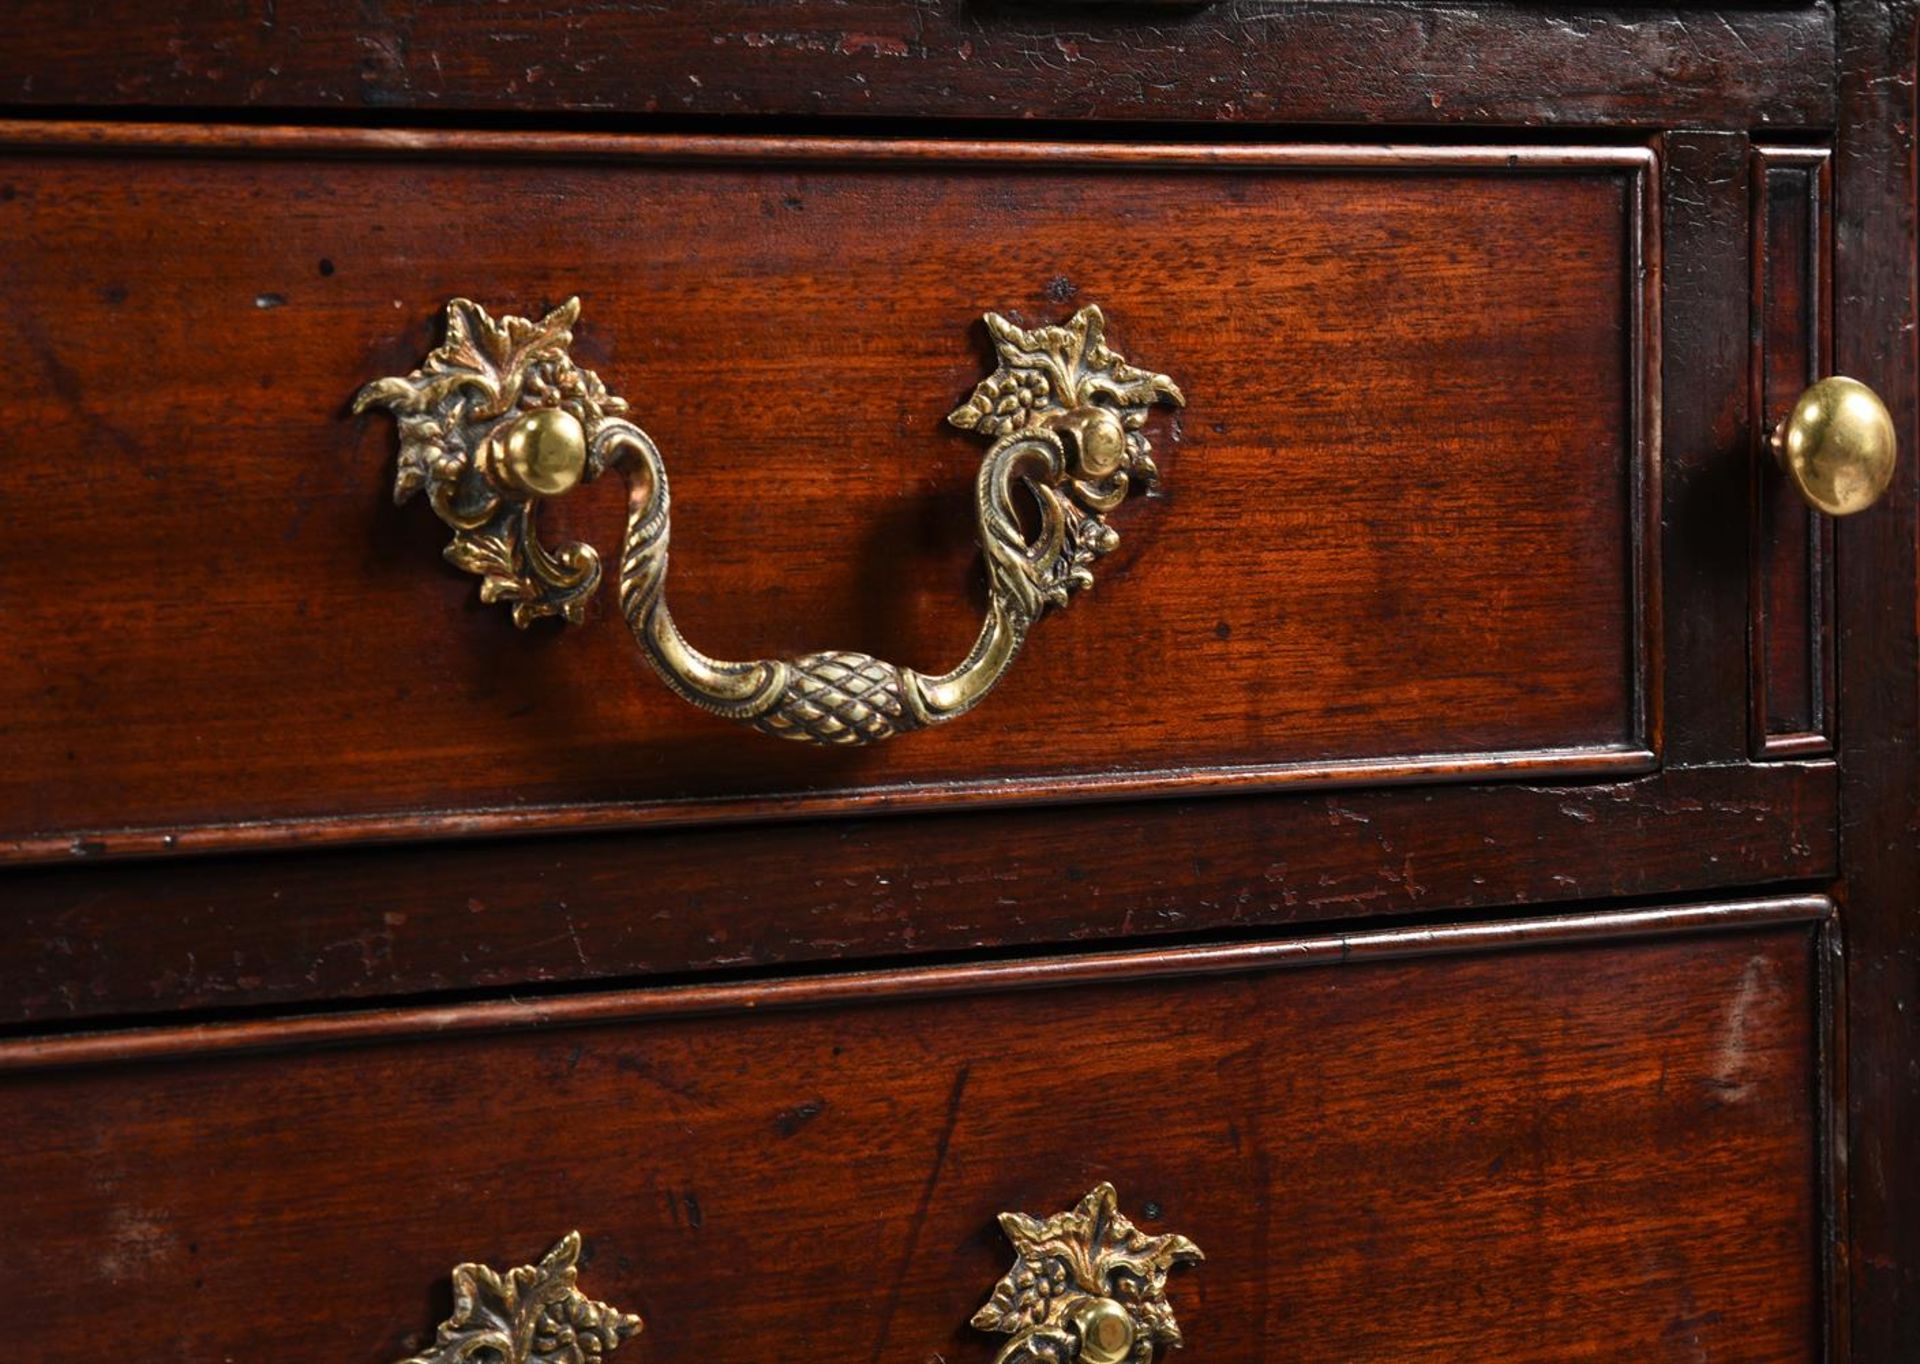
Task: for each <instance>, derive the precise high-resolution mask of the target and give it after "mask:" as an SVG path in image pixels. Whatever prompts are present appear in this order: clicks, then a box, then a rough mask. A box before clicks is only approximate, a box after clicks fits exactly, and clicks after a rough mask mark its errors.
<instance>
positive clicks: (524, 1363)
mask: <svg viewBox="0 0 1920 1364" xmlns="http://www.w3.org/2000/svg"><path fill="white" fill-rule="evenodd" d="M579 1277H580V1233H579V1232H577V1231H570V1232H568V1233H567V1234H566V1235H565V1236H563V1237H561V1238H560V1242H559V1244H558V1245H556V1246H554V1248H553V1249H552V1250H550V1251H548V1252H547V1253H546V1254H545V1255H544V1256H542V1257H541V1260H540V1263H539V1264H535V1265H521V1266H520V1267H519V1268H517V1269H510V1270H508V1271H507V1272H506V1273H505V1274H501V1273H498V1272H497V1271H495V1270H492V1269H489V1268H488V1267H487V1266H485V1265H483V1264H462V1265H456V1266H455V1267H454V1270H453V1315H452V1316H450V1317H448V1318H447V1319H446V1320H445V1321H444V1322H442V1323H441V1324H440V1329H439V1331H438V1332H436V1333H435V1336H434V1342H433V1344H432V1346H430V1347H429V1348H428V1349H425V1350H422V1351H421V1352H420V1353H419V1354H417V1355H410V1356H409V1357H407V1358H406V1359H403V1360H399V1361H397V1364H467V1361H474V1360H483V1359H484V1360H488V1361H495V1362H496V1364H585V1361H588V1360H595V1359H600V1358H602V1357H604V1356H605V1355H608V1354H611V1353H612V1352H613V1351H614V1350H616V1349H618V1348H619V1347H620V1345H621V1344H622V1343H623V1342H625V1341H627V1340H630V1339H632V1338H633V1337H634V1336H637V1335H639V1334H640V1331H641V1328H642V1326H643V1324H644V1323H642V1322H641V1320H640V1318H639V1317H637V1316H635V1315H633V1314H632V1313H631V1312H622V1311H620V1310H619V1309H618V1308H615V1307H609V1306H608V1305H607V1304H606V1303H604V1302H595V1301H594V1300H593V1299H592V1298H589V1297H588V1296H587V1295H586V1294H584V1293H582V1292H581V1291H580V1289H579V1287H578V1280H579Z"/></svg>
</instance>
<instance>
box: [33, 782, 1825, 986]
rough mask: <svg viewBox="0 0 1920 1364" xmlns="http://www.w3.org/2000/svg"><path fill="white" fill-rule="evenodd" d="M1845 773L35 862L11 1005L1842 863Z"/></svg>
mask: <svg viewBox="0 0 1920 1364" xmlns="http://www.w3.org/2000/svg"><path fill="white" fill-rule="evenodd" d="M1834 785H1835V783H1834V771H1833V768H1832V766H1831V765H1830V764H1821V763H1808V764H1800V763H1778V764H1770V765H1769V766H1768V767H1767V769H1766V770H1764V771H1762V772H1757V773H1754V772H1745V771H1738V770H1729V769H1725V768H1703V769H1698V770H1695V771H1690V772H1670V773H1664V774H1661V775H1659V776H1655V777H1646V778H1641V779H1638V780H1635V781H1631V782H1624V783H1607V784H1598V785H1588V784H1580V785H1565V784H1560V785H1545V786H1542V785H1494V786H1477V787H1436V788H1427V789H1419V790H1410V791H1398V790H1381V791H1341V792H1334V793H1331V794H1327V795H1320V796H1312V797H1302V798H1298V799H1288V800H1273V799H1265V798H1232V799H1220V800H1205V801H1142V802H1129V803H1125V804H1111V805H1095V806H1082V807H1077V808H1065V809H1051V810H1024V809H1023V810H1012V811H982V812H970V813H957V814H946V815H923V816H919V817H916V818H913V819H893V818H887V819H868V820H857V821H841V820H835V821H831V822H828V823H824V824H814V823H788V824H781V825H776V826H771V827H769V826H758V827H756V826H739V827H728V828H724V829H704V830H649V831H641V832H637V833H632V834H626V835H597V836H580V835H575V836H570V837H564V838H560V837H545V838H538V839H517V840H512V841H489V842H482V843H466V844H454V845H419V846H403V847H392V848H378V849H365V850H353V849H343V850H336V851H329V852H325V853H314V854H307V855H301V856H297V857H295V856H289V855H287V854H284V853H282V854H275V855H269V856H252V857H215V858H204V859H198V858H196V859H191V860H189V861H186V862H184V863H181V864H178V865H172V866H167V867H164V868H162V867H156V866H154V865H152V864H150V863H146V862H126V863H118V864H109V865H104V866H96V865H91V864H87V863H82V864H80V865H69V866H60V867H49V868H42V869H37V870H33V871H26V870H16V871H14V872H12V873H10V874H9V876H8V879H7V882H6V886H7V914H6V922H7V924H8V928H9V931H8V932H7V933H5V934H0V1024H7V1023H13V1024H20V1023H43V1024H53V1023H64V1022H72V1021H75V1020H81V1019H106V1018H112V1017H115V1016H121V1017H126V1016H152V1015H165V1014H168V1013H172V1012H175V1011H178V1010H183V1009H186V1010H206V1009H226V1008H242V1007H244V1008H260V1007H270V1006H286V1005H292V1004H302V1005H310V1004H315V1003H320V1002H324V1001H328V1000H336V1001H337V1000H378V999H392V998H396V997H408V996H425V995H439V994H445V993H447V992H457V991H471V990H480V989H513V988H517V987H522V986H527V985H534V984H538V985H544V986H561V985H579V984H583V983H592V982H606V981H617V980H622V979H630V978H654V979H658V978H663V977H664V978H672V977H674V976H676V975H678V974H681V973H686V972H696V971H700V972H705V971H739V970H748V969H766V968H769V967H781V966H785V967H794V966H801V965H806V964H811V963H819V964H827V963H858V962H865V961H874V960H885V959H889V958H898V957H905V956H909V955H916V954H922V953H929V952H959V951H976V950H980V949H995V950H1007V949H1028V950H1032V949H1035V948H1042V947H1048V946H1063V945H1070V944H1075V943H1078V944H1091V943H1099V942H1120V941H1125V940H1129V939H1140V938H1151V939H1166V938H1168V937H1172V936H1176V935H1184V934H1194V933H1222V932H1233V933H1247V932H1259V931H1263V930H1265V931H1271V930H1273V929H1275V928H1280V927H1284V926H1287V925H1294V924H1311V923H1318V922H1329V921H1355V920H1362V919H1365V918H1368V917H1374V916H1381V915H1407V914H1423V915H1433V914H1436V913H1441V912H1447V911H1452V912H1459V911H1471V910H1486V909H1494V908H1500V909H1511V908H1516V907H1524V906H1539V905H1551V904H1562V903H1566V902H1569V901H1582V900H1585V901H1594V900H1603V899H1608V898H1614V897H1632V896H1649V895H1658V894H1672V893H1675V892H1682V893H1694V894H1703V893H1714V892H1723V891H1731V890H1734V889H1736V888H1738V887H1742V886H1750V885H1757V884H1763V883H1766V882H1770V881H1799V882H1806V883H1811V882H1819V881H1824V880H1827V879H1829V878H1831V877H1832V876H1833V874H1834V870H1835V868H1836V867H1837V865H1838V858H1839V849H1838V848H1837V846H1836V840H1835V836H1834V827H1835V823H1836V821H1837V817H1838V815H1837V810H1836V808H1835V798H1834ZM1623 848H1631V849H1632V850H1633V852H1632V855H1631V856H1622V855H1621V849H1623ZM1703 850H1706V851H1704V852H1703Z"/></svg>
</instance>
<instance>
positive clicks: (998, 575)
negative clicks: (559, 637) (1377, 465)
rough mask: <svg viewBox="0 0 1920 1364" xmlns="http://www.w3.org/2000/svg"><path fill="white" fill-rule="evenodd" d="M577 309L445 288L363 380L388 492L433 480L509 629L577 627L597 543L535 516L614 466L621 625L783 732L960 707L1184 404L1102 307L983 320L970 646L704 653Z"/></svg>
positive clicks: (919, 724)
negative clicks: (407, 336) (1135, 353)
mask: <svg viewBox="0 0 1920 1364" xmlns="http://www.w3.org/2000/svg"><path fill="white" fill-rule="evenodd" d="M579 315H580V301H579V300H578V299H572V300H569V301H568V302H567V303H565V304H563V305H561V306H560V307H559V308H556V309H554V310H553V311H552V312H550V313H548V314H547V315H546V316H545V317H543V318H541V319H539V320H538V321H533V320H529V319H527V318H524V317H502V318H499V319H497V320H496V319H495V318H493V317H491V316H490V315H488V313H487V312H486V310H485V309H483V308H481V307H480V306H479V305H478V304H475V303H472V302H469V301H468V300H466V299H455V300H453V302H451V303H449V304H448V305H447V321H446V338H445V340H444V341H443V343H442V344H441V345H440V346H439V347H438V348H436V349H435V350H434V351H433V352H432V353H431V354H429V355H428V356H427V359H426V363H425V364H423V365H422V366H421V367H420V368H419V369H417V370H415V371H413V372H412V373H411V374H406V375H400V376H396V377H394V378H389V379H379V380H376V381H375V382H373V383H371V384H368V385H367V386H366V387H365V388H363V389H362V390H361V391H360V394H359V396H358V397H357V398H356V399H355V400H354V410H355V411H356V412H362V411H365V410H366V409H367V408H369V407H384V408H387V409H388V410H390V411H391V412H393V414H394V415H395V417H396V418H397V419H398V421H399V425H400V456H399V462H398V470H397V473H396V476H395V480H394V497H395V500H396V501H400V502H404V501H406V500H407V499H408V498H409V497H411V496H413V495H414V494H415V493H417V492H419V491H421V490H422V489H424V490H425V491H426V493H427V498H428V501H429V502H430V503H431V504H432V506H433V509H434V511H435V513H437V514H438V515H439V517H440V519H441V520H442V521H444V522H446V524H447V525H448V526H449V527H451V528H452V530H453V542H452V543H451V544H450V545H448V546H447V549H446V551H445V554H446V558H447V559H448V560H450V561H451V562H453V563H454V564H456V565H458V566H459V567H461V568H463V569H466V570H467V571H468V572H470V573H474V574H477V575H479V577H480V579H481V584H480V599H481V600H482V601H487V602H505V603H508V604H509V605H510V606H511V607H512V610H513V619H514V623H515V624H516V625H520V626H526V625H529V624H531V623H532V622H533V621H534V620H537V619H539V618H540V617H542V616H559V617H561V618H563V619H565V620H567V621H569V622H573V623H578V622H580V621H581V620H583V619H584V618H585V611H586V602H587V600H588V598H589V597H591V596H592V594H593V592H594V590H595V589H596V588H597V587H598V586H599V583H600V577H601V570H600V556H599V555H598V554H597V553H596V552H595V551H594V550H593V549H592V547H590V546H588V545H581V544H569V545H562V546H560V547H559V548H557V549H548V548H547V547H546V546H545V545H544V544H542V543H541V541H540V539H539V536H538V535H537V533H536V524H535V521H536V511H537V508H538V507H539V506H540V504H541V503H542V502H543V501H545V500H547V499H550V498H553V497H558V496H561V495H563V494H565V493H566V492H568V491H570V490H571V489H573V488H574V487H576V486H578V485H579V484H581V483H584V482H589V481H591V480H592V479H594V478H595V477H597V476H598V475H599V474H601V473H602V472H604V471H605V470H607V469H609V468H613V467H615V466H616V465H617V466H619V467H620V468H621V470H622V471H623V473H624V474H625V475H626V478H627V485H628V518H627V532H626V539H625V543H624V546H623V548H622V552H621V555H620V570H619V583H620V607H621V612H622V614H623V615H625V617H626V619H627V624H628V626H629V627H630V628H631V630H632V632H633V636H634V639H635V640H636V641H638V643H639V645H640V647H641V649H642V650H643V651H644V652H645V653H646V656H647V658H648V659H649V661H651V662H652V664H653V666H654V669H655V670H656V671H657V672H658V673H659V674H660V676H661V677H662V678H663V679H664V680H665V681H666V683H667V685H668V686H669V687H670V688H671V689H672V690H673V691H674V692H676V693H677V694H679V695H680V696H681V697H682V698H684V699H685V700H687V701H690V702H692V703H693V704H694V705H696V706H699V707H700V708H702V709H703V710H708V711H711V712H713V713H714V714H716V715H720V716H724V717H726V718H727V719H731V720H737V721H740V722H741V723H743V724H747V725H750V726H752V727H753V728H754V729H757V730H759V731H761V732H762V733H765V734H771V735H774V736H776V737H779V738H783V739H799V740H804V741H808V742H812V743H821V744H834V745H857V744H869V743H874V742H877V741H879V740H881V739H887V738H891V737H893V736H894V735H896V734H903V733H906V732H908V731H910V730H916V729H924V728H926V727H927V726H929V725H935V724H940V723H943V722H945V721H947V720H951V719H953V718H955V717H956V716H959V715H964V714H965V713H966V712H967V711H969V710H971V709H972V708H973V707H974V706H975V705H976V704H978V703H979V701H980V700H981V698H983V697H984V696H985V695H986V694H987V692H988V691H990V690H991V689H992V688H993V686H994V684H995V683H997V682H998V681H999V680H1000V678H1001V677H1002V676H1003V675H1005V673H1006V671H1007V669H1008V668H1009V667H1010V666H1011V665H1012V663H1013V660H1014V658H1015V657H1016V656H1017V655H1018V654H1019V652H1020V649H1021V647H1022V646H1023V645H1024V644H1025V643H1026V638H1027V632H1028V631H1029V630H1030V629H1031V628H1032V626H1033V624H1034V622H1035V621H1037V620H1039V619H1040V617H1041V616H1043V615H1045V614H1046V613H1047V612H1049V611H1051V610H1055V609H1058V608H1061V607H1064V606H1066V605H1067V604H1068V602H1069V600H1071V598H1072V597H1073V595H1074V594H1075V593H1077V592H1080V591H1083V590H1084V589H1086V588H1088V587H1091V586H1092V585H1093V566H1094V563H1095V562H1096V561H1097V560H1098V559H1099V558H1100V557H1101V556H1103V555H1105V554H1107V553H1109V552H1111V551H1112V550H1113V548H1114V546H1115V545H1117V544H1118V543H1119V538H1120V537H1119V533H1118V532H1117V531H1115V530H1114V528H1113V527H1112V526H1110V525H1109V524H1108V523H1107V515H1108V513H1110V512H1112V511H1113V510H1115V509H1116V508H1118V507H1119V506H1120V505H1121V503H1123V502H1125V501H1126V500H1127V497H1128V495H1129V493H1132V492H1136V491H1139V490H1142V489H1147V488H1151V487H1152V486H1153V485H1154V484H1155V482H1156V481H1157V480H1158V478H1159V470H1158V468H1157V467H1156V465H1155V464H1154V461H1153V456H1152V453H1151V451H1150V449H1149V446H1148V442H1147V437H1146V433H1145V432H1144V430H1143V429H1142V428H1144V427H1145V425H1146V423H1147V416H1148V412H1149V410H1150V409H1151V408H1153V407H1154V406H1155V405H1157V404H1162V403H1164V404H1169V405H1172V406H1176V407H1177V406H1179V405H1181V404H1182V403H1183V402H1184V401H1185V399H1184V398H1183V397H1182V395H1181V393H1180V389H1179V387H1178V386H1177V385H1176V384H1175V383H1174V382H1173V380H1171V379H1169V378H1168V377H1167V376H1166V375H1164V374H1156V373H1154V372H1153V371H1151V370H1145V369H1136V368H1135V367H1134V366H1132V365H1130V364H1128V363H1127V362H1126V361H1125V360H1124V359H1123V358H1121V356H1120V353H1119V352H1118V351H1116V350H1114V349H1113V348H1112V347H1111V346H1109V345H1108V344H1107V340H1106V318H1105V316H1104V315H1103V314H1102V313H1101V311H1100V309H1098V308H1096V307H1086V308H1082V309H1081V310H1080V311H1079V312H1077V313H1075V314H1074V315H1073V317H1072V318H1070V319H1068V320H1067V321H1066V322H1064V323H1061V324H1058V325H1050V326H1039V327H1034V328H1031V329H1028V328H1025V327H1021V326H1019V325H1017V324H1015V323H1013V322H1011V321H1009V320H1008V319H1007V318H1005V317H1002V316H1001V315H999V314H998V313H988V314H987V315H986V327H987V332H988V334H989V336H990V337H991V338H992V340H993V345H994V350H995V354H996V359H997V367H996V368H995V370H994V372H993V373H992V374H990V375H989V376H988V377H987V378H986V379H984V380H982V381H981V382H980V383H979V384H978V385H976V386H975V388H974V390H973V393H972V394H971V395H970V396H969V397H968V399H967V400H966V401H965V402H964V403H962V404H961V405H960V406H959V407H958V408H956V409H954V411H952V412H951V413H949V414H948V417H947V420H948V421H949V422H950V423H951V424H952V425H954V426H956V427H959V428H961V429H962V430H967V431H972V432H974V433H975V434H976V435H979V436H982V437H984V438H985V439H986V440H988V441H989V442H990V443H991V445H990V448H989V449H988V451H987V453H986V455H985V457H984V459H983V460H982V462H981V465H980V472H979V474H978V476H977V477H976V478H975V480H974V490H973V492H974V495H973V503H974V522H975V528H976V532H977V536H978V540H979V544H980V551H981V554H982V556H983V558H984V559H985V561H986V569H987V580H988V603H987V611H986V619H985V620H984V621H983V622H982V624H981V627H980V633H979V635H978V636H977V637H976V639H975V641H974V644H973V647H972V648H971V649H970V650H969V651H968V652H967V655H966V657H965V658H963V659H962V660H961V661H960V663H959V664H958V666H956V667H954V668H953V669H951V670H950V671H947V672H944V673H939V674H927V673H921V672H917V671H915V670H914V669H912V668H907V667H901V666H900V665H898V664H894V663H889V662H887V661H885V660H884V659H878V658H874V657H873V656H871V655H869V654H863V653H855V652H852V651H847V650H828V651H824V652H818V653H807V654H801V655H800V656H798V657H795V658H761V659H751V660H747V661H744V662H733V661H728V660H724V659H717V658H710V657H708V656H707V655H706V654H704V653H701V652H700V651H699V650H698V649H696V648H694V647H693V646H692V645H691V644H689V643H688V642H687V640H686V639H685V638H684V637H683V636H682V635H681V633H680V630H679V627H678V626H676V625H675V624H674V620H673V615H672V613H671V612H670V611H669V610H668V608H667V598H666V577H667V543H668V538H669V532H670V530H671V510H670V508H671V503H670V499H669V495H668V490H667V470H666V463H665V460H664V459H663V458H662V456H661V454H660V450H659V447H658V446H656V445H655V444H654V442H653V440H652V438H651V437H649V436H648V435H647V433H646V432H645V431H643V430H642V429H641V428H640V427H639V426H638V425H636V424H635V423H634V422H632V421H630V420H628V419H627V418H626V417H625V416H624V415H623V414H624V413H625V412H626V410H627V404H626V403H625V402H623V401H622V400H620V399H619V398H616V397H614V396H613V395H612V394H610V393H608V392H607V389H606V386H605V385H604V384H602V383H601V382H600V379H599V376H597V375H596V374H594V373H593V372H592V371H591V370H586V369H581V368H580V367H578V366H577V365H575V364H574V363H573V360H572V357H571V354H570V348H571V346H572V342H573V331H572V328H573V324H574V323H575V321H577V320H578V318H579ZM1022 490H1025V491H1026V492H1027V493H1030V494H1031V500H1032V502H1033V504H1034V506H1035V508H1036V510H1037V512H1038V521H1039V529H1038V531H1037V532H1035V533H1033V534H1029V533H1028V532H1027V531H1026V530H1025V529H1024V528H1023V527H1022V525H1021V521H1020V515H1019V511H1018V496H1019V494H1020V492H1021V491H1022Z"/></svg>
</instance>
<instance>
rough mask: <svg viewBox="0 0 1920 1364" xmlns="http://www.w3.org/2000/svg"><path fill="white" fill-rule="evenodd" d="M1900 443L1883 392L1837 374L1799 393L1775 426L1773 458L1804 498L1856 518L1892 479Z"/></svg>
mask: <svg viewBox="0 0 1920 1364" xmlns="http://www.w3.org/2000/svg"><path fill="white" fill-rule="evenodd" d="M1897 453H1898V442H1897V441H1896V440H1895V438H1894V432H1893V418H1892V416H1891V415H1889V414H1888V412H1887V405H1886V404H1885V403H1883V402H1881V401H1880V395H1879V394H1877V393H1875V392H1874V391H1873V390H1872V389H1870V388H1868V387H1867V386H1866V385H1865V384H1863V383H1861V382H1860V381H1859V380H1858V379H1849V378H1847V377H1845V376H1844V375H1839V374H1836V375H1834V376H1833V377H1832V378H1828V379H1822V380H1821V381H1820V382H1819V383H1817V384H1815V385H1814V386H1813V387H1811V388H1809V389H1808V390H1807V391H1806V392H1804V393H1802V394H1801V395H1800V399H1799V401H1798V402H1796V403H1794V405H1793V411H1791V412H1789V413H1788V414H1787V416H1786V418H1785V420H1783V421H1782V422H1781V423H1780V425H1778V426H1776V427H1775V428H1774V430H1773V457H1774V458H1775V459H1776V460H1778V461H1779V464H1780V467H1781V468H1782V469H1783V470H1785V471H1786V474H1787V477H1789V478H1791V479H1792V480H1793V485H1794V487H1796V488H1798V489H1799V490H1800V496H1802V497H1804V498H1806V499H1807V502H1808V503H1809V504H1810V505H1811V506H1813V507H1814V508H1815V509H1816V510H1818V511H1823V512H1825V513H1826V514H1827V515H1829V516H1851V515H1853V514H1854V513H1855V512H1860V511H1865V510H1866V509H1867V508H1868V507H1871V506H1872V505H1873V504H1874V503H1875V502H1878V501H1879V500H1880V494H1881V493H1884V492H1885V491H1886V490H1887V484H1888V483H1890V482H1892V481H1893V465H1894V459H1895V457H1896V455H1897Z"/></svg>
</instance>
